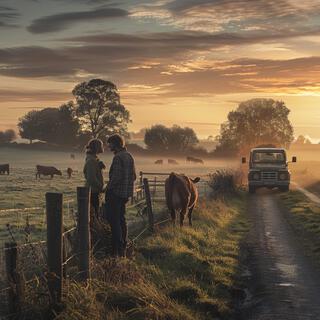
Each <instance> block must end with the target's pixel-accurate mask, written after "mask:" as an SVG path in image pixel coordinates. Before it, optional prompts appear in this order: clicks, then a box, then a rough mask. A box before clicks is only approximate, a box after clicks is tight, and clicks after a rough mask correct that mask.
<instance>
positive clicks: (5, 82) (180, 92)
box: [0, 0, 320, 141]
mask: <svg viewBox="0 0 320 320" xmlns="http://www.w3.org/2000/svg"><path fill="white" fill-rule="evenodd" d="M0 33H1V38H0V39H1V42H0V43H1V44H0V46H1V47H0V110H1V116H0V129H6V128H14V127H15V126H16V123H17V119H18V118H19V117H20V116H22V115H23V114H24V113H26V112H27V111H29V110H31V109H35V108H43V107H48V106H59V105H60V104H61V103H63V102H66V101H68V100H70V99H71V98H72V96H71V90H72V88H73V87H74V86H75V85H76V84H77V83H79V82H82V81H86V80H88V79H91V78H96V77H100V78H102V79H105V80H110V81H112V82H114V83H115V84H116V85H117V86H118V88H119V91H120V95H121V98H122V103H123V104H124V105H125V106H126V107H127V108H128V109H129V110H130V112H131V116H132V120H133V122H132V124H130V130H131V131H132V130H133V131H138V130H139V129H140V128H142V127H146V126H150V125H152V124H155V123H163V124H166V125H172V124H178V125H181V126H190V127H192V128H194V130H195V131H196V132H197V133H198V135H199V136H200V137H202V138H204V137H207V136H209V135H216V134H218V132H219V125H220V124H221V123H222V122H223V121H225V120H226V117H227V114H228V112H229V111H230V110H232V109H235V108H236V107H237V104H238V103H239V102H240V101H243V100H247V99H250V98H256V97H270V98H275V99H280V100H283V101H285V103H286V105H287V106H288V107H289V108H290V109H291V116H290V119H291V120H292V123H293V125H294V127H295V135H298V134H304V135H309V136H310V137H312V138H313V139H315V140H314V141H317V140H320V37H319V35H320V1H319V0H303V1H301V0H247V1H245V0H161V1H156V0H154V1H143V0H111V1H108V0H38V1H37V0H0Z"/></svg>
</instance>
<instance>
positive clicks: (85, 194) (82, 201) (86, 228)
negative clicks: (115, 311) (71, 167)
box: [77, 187, 91, 280]
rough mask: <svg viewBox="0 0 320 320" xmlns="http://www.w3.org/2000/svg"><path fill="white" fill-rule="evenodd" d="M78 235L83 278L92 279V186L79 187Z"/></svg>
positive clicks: (80, 270)
mask: <svg viewBox="0 0 320 320" xmlns="http://www.w3.org/2000/svg"><path fill="white" fill-rule="evenodd" d="M77 201H78V235H79V272H80V278H81V279H82V280H87V279H90V276H91V270H90V258H91V239H90V188H86V187H78V188H77Z"/></svg>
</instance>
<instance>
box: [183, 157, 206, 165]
mask: <svg viewBox="0 0 320 320" xmlns="http://www.w3.org/2000/svg"><path fill="white" fill-rule="evenodd" d="M186 161H187V162H193V163H202V164H203V163H204V162H203V160H202V159H200V158H194V157H190V156H188V157H187V158H186Z"/></svg>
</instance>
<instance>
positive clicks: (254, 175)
mask: <svg viewBox="0 0 320 320" xmlns="http://www.w3.org/2000/svg"><path fill="white" fill-rule="evenodd" d="M252 178H253V180H260V174H259V173H257V172H256V173H254V174H253V176H252Z"/></svg>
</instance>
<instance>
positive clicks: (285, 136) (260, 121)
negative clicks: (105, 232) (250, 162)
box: [215, 99, 293, 155]
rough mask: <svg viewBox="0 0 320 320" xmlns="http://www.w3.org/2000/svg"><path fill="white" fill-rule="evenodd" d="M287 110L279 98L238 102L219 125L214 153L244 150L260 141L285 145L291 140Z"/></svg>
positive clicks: (259, 143)
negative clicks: (276, 99) (225, 120)
mask: <svg viewBox="0 0 320 320" xmlns="http://www.w3.org/2000/svg"><path fill="white" fill-rule="evenodd" d="M289 113H290V110H289V109H288V108H287V107H286V106H285V104H284V102H282V101H275V100H273V99H252V100H248V101H245V102H242V103H240V104H239V107H238V108H237V110H235V111H231V112H230V113H229V114H228V121H227V122H225V123H223V124H222V125H221V128H220V135H219V136H218V137H217V142H218V144H219V145H218V146H217V148H216V151H215V154H220V155H223V154H224V153H225V154H226V155H236V154H237V153H239V152H242V153H246V152H248V151H249V150H250V149H251V148H252V147H255V146H257V145H261V144H270V143H272V144H274V145H277V146H284V147H288V146H289V145H290V143H291V142H292V141H293V127H292V125H291V123H290V120H289V119H288V116H289Z"/></svg>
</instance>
